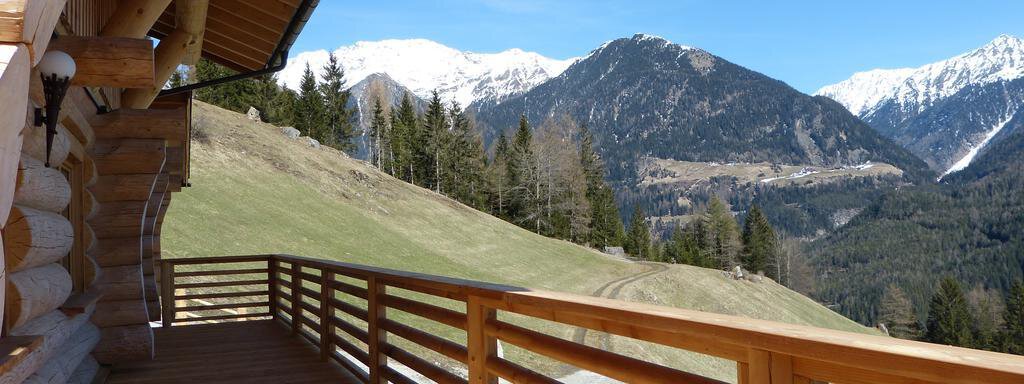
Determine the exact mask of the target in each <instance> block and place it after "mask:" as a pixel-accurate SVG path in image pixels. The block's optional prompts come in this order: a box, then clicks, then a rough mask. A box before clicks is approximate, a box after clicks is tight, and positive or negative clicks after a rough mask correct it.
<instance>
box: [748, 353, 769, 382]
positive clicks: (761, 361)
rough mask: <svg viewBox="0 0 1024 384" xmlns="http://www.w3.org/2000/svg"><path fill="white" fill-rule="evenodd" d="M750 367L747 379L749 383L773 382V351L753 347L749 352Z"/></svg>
mask: <svg viewBox="0 0 1024 384" xmlns="http://www.w3.org/2000/svg"><path fill="white" fill-rule="evenodd" d="M747 360H748V361H749V363H748V367H749V368H748V369H747V381H746V383H748V384H771V382H772V365H771V364H772V354H771V352H768V351H765V350H760V349H751V350H750V351H749V352H747Z"/></svg>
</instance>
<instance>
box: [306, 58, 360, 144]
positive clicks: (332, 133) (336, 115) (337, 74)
mask: <svg viewBox="0 0 1024 384" xmlns="http://www.w3.org/2000/svg"><path fill="white" fill-rule="evenodd" d="M323 79H324V82H323V84H321V85H320V88H321V90H320V93H321V94H322V96H323V102H324V113H323V124H324V126H323V130H322V131H321V133H320V135H319V136H320V137H316V139H317V140H320V141H321V143H323V144H325V145H329V146H332V147H336V148H338V149H340V150H342V151H345V152H351V151H352V150H353V149H355V147H356V146H355V143H354V142H353V140H354V139H355V137H356V136H357V134H356V129H355V127H353V125H352V115H354V114H355V110H353V109H349V108H348V102H349V97H350V95H349V91H348V90H347V89H345V88H344V86H345V70H344V69H342V68H341V64H339V63H338V58H337V57H336V56H334V52H331V53H330V56H329V57H328V59H327V64H325V65H324V68H323ZM304 80H305V79H304Z"/></svg>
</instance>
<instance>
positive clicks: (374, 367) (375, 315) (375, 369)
mask: <svg viewBox="0 0 1024 384" xmlns="http://www.w3.org/2000/svg"><path fill="white" fill-rule="evenodd" d="M385 292H386V287H385V286H384V284H381V283H380V282H379V281H377V278H376V277H373V276H370V277H369V278H367V279H366V301H367V303H366V311H367V319H366V322H367V324H368V326H367V328H368V331H369V340H368V341H369V350H370V351H369V352H370V364H369V366H370V383H371V384H387V379H386V378H385V377H384V374H383V371H384V368H386V367H387V365H388V358H387V356H385V355H384V353H383V352H382V351H381V345H383V344H385V343H387V341H388V335H387V332H385V331H384V330H383V329H381V327H380V323H381V321H382V320H384V319H386V318H387V307H385V306H384V305H383V304H381V302H380V295H383V294H385Z"/></svg>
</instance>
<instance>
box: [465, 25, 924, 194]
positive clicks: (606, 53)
mask: <svg viewBox="0 0 1024 384" xmlns="http://www.w3.org/2000/svg"><path fill="white" fill-rule="evenodd" d="M521 114H525V115H526V117H527V118H529V119H530V121H543V120H544V119H546V118H548V117H550V116H556V115H559V114H568V115H569V116H572V117H573V118H575V119H576V120H578V121H580V122H581V123H586V124H587V125H588V126H589V127H590V129H591V131H592V132H594V135H595V140H596V142H597V143H598V146H599V148H601V149H602V154H603V155H604V156H605V158H606V159H608V161H607V163H608V164H609V165H614V167H612V168H611V169H610V171H611V177H612V179H615V180H627V179H632V178H634V177H636V172H635V170H636V166H637V161H638V160H640V159H641V158H643V157H655V158H664V159H673V160H683V161H704V162H707V161H715V162H762V161H763V162H773V163H782V164H790V165H819V166H839V165H854V164H860V163H863V162H865V161H876V162H884V163H888V164H892V165H895V166H896V167H898V168H900V169H902V170H904V171H905V172H908V173H911V174H918V173H920V172H921V171H922V170H924V169H925V168H926V166H925V165H924V163H922V162H921V161H920V160H918V159H917V158H915V157H914V156H913V155H911V154H910V153H909V152H907V151H906V150H904V149H902V148H900V147H899V146H898V145H895V144H893V143H891V142H890V141H888V140H886V139H885V138H883V137H882V136H880V135H879V134H878V133H876V132H875V131H874V130H872V129H871V127H869V126H867V125H866V124H864V123H863V122H861V121H860V120H858V119H857V118H856V117H855V116H853V115H851V114H850V113H849V112H848V111H846V109H845V108H843V106H842V105H840V104H839V103H836V102H834V101H832V100H830V99H828V98H824V97H812V96H808V95H805V94H802V93H800V92H798V91H797V90H795V89H793V88H791V87H789V86H788V85H786V84H785V83H783V82H781V81H778V80H775V79H772V78H769V77H767V76H765V75H762V74H760V73H757V72H754V71H751V70H749V69H747V68H744V67H741V66H739V65H736V64H733V63H731V62H728V61H726V60H724V59H722V58H720V57H717V56H714V55H713V54H711V53H709V52H707V51H704V50H701V49H697V48H690V47H685V46H681V45H678V44H673V43H671V42H669V41H667V40H664V39H662V38H658V37H653V36H648V35H636V36H633V37H632V38H623V39H618V40H614V41H611V42H609V43H607V44H605V45H604V46H602V47H600V48H598V49H596V50H594V51H593V52H592V53H591V54H590V55H589V56H587V57H585V58H583V59H581V60H580V61H578V62H576V63H575V64H573V65H572V66H570V67H569V68H568V69H566V70H565V72H563V73H562V74H561V75H559V76H558V77H555V78H553V79H552V80H549V81H547V82H545V83H543V84H541V85H538V86H537V87H535V88H533V89H532V90H531V91H529V92H527V93H526V94H524V95H522V96H519V97H515V98H512V99H509V100H508V101H505V102H503V103H501V104H499V105H498V106H496V107H494V108H491V109H487V110H483V111H481V112H480V114H479V116H478V119H479V121H481V122H483V123H486V124H487V125H488V126H489V127H490V128H491V131H490V132H489V137H491V138H493V137H494V136H496V135H497V133H498V132H500V131H504V130H507V129H509V128H510V127H512V126H514V124H515V122H516V121H517V120H518V118H519V116H520V115H521Z"/></svg>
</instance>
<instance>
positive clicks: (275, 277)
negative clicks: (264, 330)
mask: <svg viewBox="0 0 1024 384" xmlns="http://www.w3.org/2000/svg"><path fill="white" fill-rule="evenodd" d="M277 269H278V262H277V259H276V258H275V257H274V256H273V255H271V256H269V257H268V258H267V301H268V302H269V303H270V304H269V305H268V308H267V310H268V311H269V312H270V318H271V319H275V320H276V319H278V317H279V316H278V315H277V310H278V305H277V297H278V295H277V285H278V283H279V282H280V281H281V275H280V273H278V271H277Z"/></svg>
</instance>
